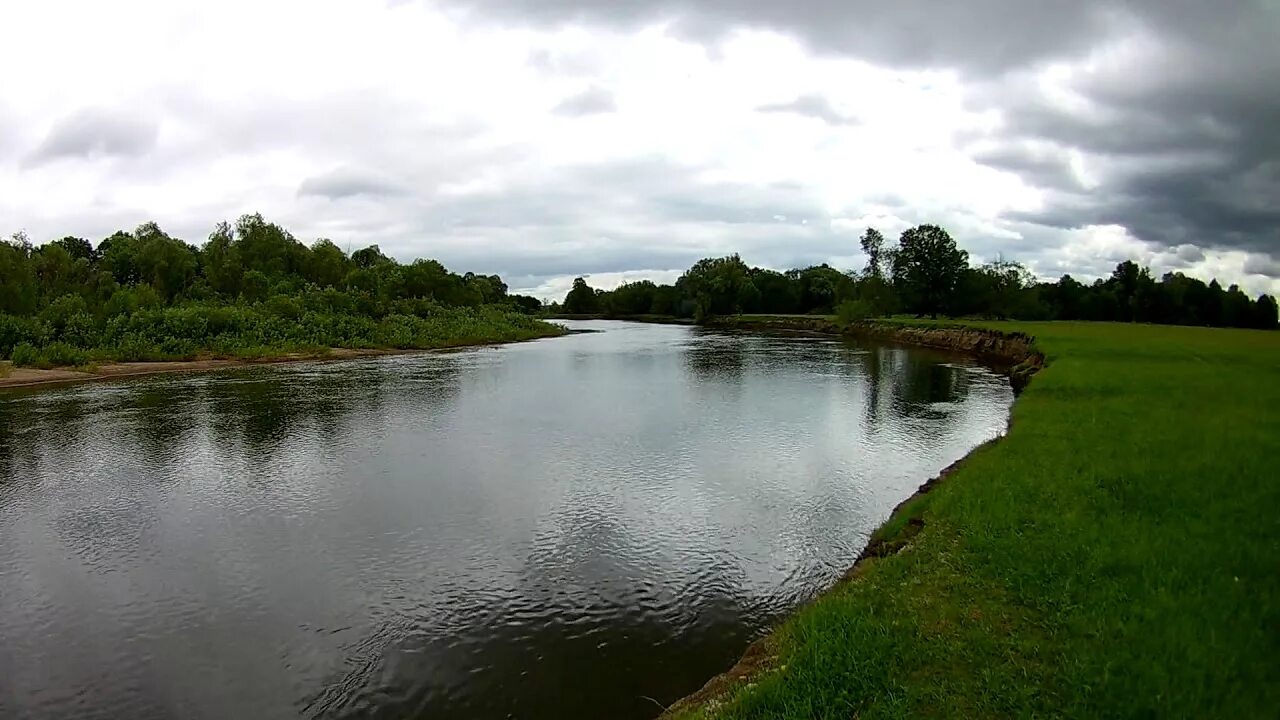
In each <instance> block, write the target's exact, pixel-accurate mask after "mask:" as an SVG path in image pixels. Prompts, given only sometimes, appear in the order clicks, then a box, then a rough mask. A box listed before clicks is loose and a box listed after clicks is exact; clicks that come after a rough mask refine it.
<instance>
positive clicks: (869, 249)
mask: <svg viewBox="0 0 1280 720" xmlns="http://www.w3.org/2000/svg"><path fill="white" fill-rule="evenodd" d="M860 240H861V247H862V251H863V253H864V254H865V255H866V256H867V258H868V260H867V265H866V267H865V268H863V269H862V270H860V271H849V272H841V271H840V270H837V269H835V268H832V267H830V266H828V265H825V264H823V265H817V266H814V267H808V268H803V269H796V270H788V271H786V272H778V271H776V270H769V269H766V268H760V267H749V266H748V265H747V264H746V263H745V262H743V261H742V259H741V258H740V257H739V256H738V255H730V256H728V257H721V258H707V259H703V260H699V261H698V262H697V263H696V264H694V266H693V267H691V268H689V270H687V271H686V272H685V273H684V274H683V275H681V276H680V278H679V279H678V280H676V282H675V283H674V284H671V285H659V284H655V283H653V282H650V281H648V280H644V281H640V282H631V283H624V284H622V285H620V286H619V287H618V288H616V289H614V290H610V291H604V290H600V289H596V288H592V287H591V286H590V285H589V284H588V283H587V281H586V280H585V279H584V278H577V279H575V280H574V282H573V287H572V288H571V289H570V290H569V292H568V294H567V295H566V296H565V299H564V301H563V302H562V303H560V304H558V305H552V306H551V307H550V310H551V311H552V312H559V313H566V314H602V315H608V316H627V315H669V316H675V317H685V318H694V319H696V320H701V319H703V318H706V317H710V316H715V315H731V314H737V313H767V314H786V315H789V314H833V313H834V314H838V315H840V317H841V318H843V319H845V320H858V319H863V318H870V317H883V316H887V315H893V314H898V313H907V314H913V315H916V316H925V315H929V316H932V317H938V316H939V315H946V316H950V317H981V318H997V319H1017V320H1102V321H1115V322H1147V323H1165V324H1176V325H1205V326H1219V327H1240V328H1262V329H1273V328H1275V327H1276V324H1277V308H1276V301H1275V298H1273V297H1271V296H1270V295H1265V294H1264V295H1261V296H1259V297H1257V298H1256V299H1250V298H1249V296H1248V295H1246V294H1245V293H1244V292H1243V291H1241V290H1240V288H1239V287H1238V286H1237V285H1231V286H1230V287H1228V288H1227V289H1225V290H1224V289H1223V287H1222V286H1221V285H1220V284H1219V283H1218V281H1217V280H1212V281H1211V282H1209V283H1208V284H1205V283H1204V282H1203V281H1201V280H1199V279H1197V278H1193V277H1189V276H1187V275H1184V274H1182V273H1166V274H1165V275H1163V276H1162V277H1161V278H1160V279H1158V280H1157V279H1156V278H1155V277H1154V276H1153V275H1152V273H1151V271H1150V269H1149V268H1146V267H1142V266H1140V265H1138V264H1137V263H1135V262H1133V261H1131V260H1126V261H1124V262H1122V263H1119V264H1118V265H1117V266H1116V268H1115V270H1114V271H1113V272H1112V273H1111V275H1110V276H1108V277H1105V278H1099V279H1097V280H1095V281H1093V282H1092V283H1082V282H1080V281H1078V280H1076V279H1074V278H1072V277H1071V276H1070V275H1063V276H1062V277H1061V278H1059V279H1058V280H1057V281H1056V282H1042V281H1039V280H1037V279H1036V278H1035V277H1034V276H1033V275H1032V274H1031V273H1030V272H1029V271H1028V270H1027V269H1026V267H1024V266H1023V265H1021V264H1019V263H1017V262H1012V261H1007V260H996V261H993V262H989V263H985V264H982V265H973V264H972V263H971V262H970V261H969V254H968V253H967V252H966V251H964V250H962V249H960V248H959V247H957V246H956V243H955V240H953V239H952V238H951V236H950V234H948V233H947V231H946V230H944V229H942V228H941V227H938V226H937V225H919V226H917V227H913V228H910V229H908V230H906V231H905V232H903V233H902V235H901V236H900V237H899V238H898V242H897V244H896V245H890V244H888V243H887V242H886V240H885V238H884V236H883V235H882V234H881V233H880V232H879V231H877V230H876V229H874V228H868V229H867V231H866V232H865V233H864V234H863V235H862V237H861V239H860Z"/></svg>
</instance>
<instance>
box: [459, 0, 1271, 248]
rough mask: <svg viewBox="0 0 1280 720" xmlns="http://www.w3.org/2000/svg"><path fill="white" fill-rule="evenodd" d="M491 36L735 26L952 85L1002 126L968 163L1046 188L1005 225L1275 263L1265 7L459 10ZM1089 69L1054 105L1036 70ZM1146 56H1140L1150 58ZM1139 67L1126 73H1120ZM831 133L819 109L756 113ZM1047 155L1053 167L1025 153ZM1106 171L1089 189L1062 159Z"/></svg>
mask: <svg viewBox="0 0 1280 720" xmlns="http://www.w3.org/2000/svg"><path fill="white" fill-rule="evenodd" d="M457 3H458V4H463V5H466V6H469V7H472V8H475V9H478V10H481V11H483V14H484V15H485V16H486V17H496V18H498V22H503V21H505V22H518V23H533V24H542V25H552V26H554V25H560V24H565V23H584V24H600V25H605V26H612V27H634V26H637V25H641V24H644V23H650V22H668V23H671V24H670V28H671V29H672V31H673V32H675V33H677V34H681V35H684V36H686V37H691V38H694V39H699V40H704V41H706V40H714V39H716V38H718V37H720V36H723V35H724V34H726V33H727V32H729V31H731V30H733V29H737V28H762V29H772V30H777V31H780V32H784V33H789V34H792V35H794V36H795V37H798V38H800V39H801V40H803V41H804V42H806V43H807V44H808V45H809V46H810V47H811V48H813V49H815V50H817V51H819V52H822V53H828V54H834V55H841V56H848V57H857V58H861V59H864V60H868V61H870V62H873V63H879V64H884V65H890V66H895V67H905V68H940V69H950V70H955V71H958V72H959V74H960V77H961V79H962V81H963V82H964V83H965V87H966V89H967V90H968V91H969V92H970V96H971V102H972V104H973V106H974V107H975V108H976V109H982V110H997V111H999V112H1000V113H1001V114H1002V115H1003V116H1004V117H1005V119H1006V124H1005V126H1004V127H1003V128H1002V129H1000V130H999V131H997V132H996V133H995V134H994V135H993V136H992V137H991V138H989V139H991V140H995V141H996V145H1001V144H1003V147H996V148H991V147H990V146H988V148H987V149H986V150H984V151H983V152H982V153H980V154H978V156H977V160H978V161H979V162H983V163H986V164H989V165H991V166H992V167H996V168H999V169H1002V170H1006V171H1009V172H1014V173H1017V174H1018V175H1020V176H1022V177H1023V178H1024V179H1026V181H1027V182H1029V183H1030V184H1033V185H1035V186H1038V187H1042V188H1045V189H1047V190H1049V191H1051V192H1050V193H1049V199H1050V202H1049V203H1048V209H1047V210H1045V211H1044V212H1042V213H1038V214H1024V215H1020V216H1015V217H1013V218H1011V219H1013V220H1025V221H1029V222H1040V223H1044V224H1046V225H1049V226H1054V227H1080V226H1083V225H1089V224H1102V223H1116V224H1120V225H1123V226H1125V227H1126V228H1128V229H1129V230H1130V231H1131V232H1132V233H1134V234H1135V235H1136V236H1138V237H1140V238H1142V239H1143V240H1145V241H1148V242H1153V243H1157V244H1164V245H1178V244H1184V243H1188V242H1193V241H1194V242H1196V243H1199V244H1203V245H1205V246H1217V247H1239V248H1245V249H1249V250H1254V251H1260V252H1276V251H1277V250H1280V206H1276V205H1275V203H1274V198H1275V197H1280V171H1277V167H1280V134H1277V133H1276V132H1275V130H1274V126H1275V123H1276V121H1277V118H1280V94H1278V93H1276V92H1275V89H1274V87H1273V85H1274V82H1275V78H1276V77H1280V4H1276V3H1274V2H1268V1H1267V0H1222V1H1221V2H1213V3H1209V2H1203V1H1202V0H1129V1H1128V2H1125V3H1114V2H1110V1H1109V0H1083V1H1082V2H1075V3H1064V2H1058V1H1057V0H1030V1H1028V0H975V2H969V3H941V4H940V3H935V2H931V1H929V0H906V1H905V2H894V3H886V2H879V1H878V0H847V1H845V2H835V1H832V0H798V1H797V2H793V3H777V2H772V1H771V0H660V1H659V2H648V1H647V0H457ZM1108 46H1110V47H1111V50H1110V54H1109V55H1104V56H1098V58H1097V60H1096V62H1095V64H1096V66H1097V68H1098V69H1097V70H1094V71H1092V72H1090V73H1088V74H1087V75H1084V76H1082V77H1081V78H1080V79H1078V80H1075V81H1074V82H1073V84H1072V87H1071V90H1073V91H1074V92H1075V93H1076V94H1077V95H1078V96H1079V97H1080V98H1081V99H1083V100H1084V102H1085V103H1086V105H1087V106H1088V107H1087V108H1084V109H1082V108H1080V107H1072V108H1070V109H1065V108H1064V107H1063V106H1062V104H1061V103H1058V102H1055V101H1053V99H1051V98H1049V97H1046V96H1045V95H1044V94H1043V92H1041V91H1040V90H1039V89H1038V88H1037V86H1036V84H1035V82H1034V77H1033V73H1032V72H1025V70H1026V69H1027V68H1031V69H1032V71H1034V70H1035V69H1038V68H1042V67H1044V66H1045V64H1047V63H1049V62H1051V61H1070V60H1079V59H1082V58H1085V57H1087V56H1089V54H1090V53H1094V52H1097V51H1099V50H1100V49H1102V48H1104V47H1108ZM1144 53H1145V55H1144ZM1131 57H1133V58H1137V60H1136V61H1135V62H1129V59H1130V58H1131ZM762 109H764V110H768V111H790V112H798V113H800V114H804V115H808V116H811V117H817V118H821V119H823V120H825V121H827V122H831V121H833V120H838V119H839V118H838V114H836V113H834V112H833V111H832V110H831V108H830V107H829V106H827V105H826V104H825V103H824V101H823V100H822V99H821V98H813V97H802V98H800V99H798V100H797V101H795V102H794V103H790V104H786V105H777V106H767V107H766V108H762ZM1030 144H1034V145H1037V146H1053V147H1056V148H1057V150H1056V151H1055V152H1053V153H1039V154H1035V153H1028V152H1026V150H1025V148H1026V147H1027V146H1028V145H1030ZM1072 151H1075V152H1078V153H1080V154H1081V155H1083V156H1084V157H1086V158H1104V159H1107V160H1115V161H1117V162H1116V163H1115V166H1116V167H1115V168H1114V172H1111V173H1109V174H1108V175H1106V176H1105V177H1104V178H1103V179H1102V181H1101V182H1100V183H1099V184H1098V185H1096V186H1093V187H1091V188H1090V189H1089V190H1088V191H1087V192H1086V191H1084V189H1082V188H1080V187H1079V186H1078V183H1077V179H1076V178H1075V176H1074V173H1072V172H1071V171H1070V168H1069V166H1067V164H1066V163H1065V162H1064V161H1063V157H1065V156H1066V154H1067V153H1069V152H1072Z"/></svg>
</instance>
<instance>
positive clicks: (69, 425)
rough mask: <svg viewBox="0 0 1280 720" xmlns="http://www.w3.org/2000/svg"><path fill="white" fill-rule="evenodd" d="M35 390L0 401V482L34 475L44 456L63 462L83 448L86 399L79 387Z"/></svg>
mask: <svg viewBox="0 0 1280 720" xmlns="http://www.w3.org/2000/svg"><path fill="white" fill-rule="evenodd" d="M36 392H37V393H39V394H32V395H17V396H13V397H9V398H4V399H3V400H0V483H5V482H10V481H12V480H15V479H20V478H21V477H26V476H31V477H34V476H35V475H36V473H37V472H38V471H39V469H40V468H41V467H42V465H43V464H44V462H45V460H46V457H48V458H51V459H53V460H55V461H60V462H66V461H67V460H68V458H69V457H71V456H77V455H80V454H82V453H83V452H84V451H85V445H86V440H87V438H88V437H89V435H88V431H89V428H88V427H87V426H86V423H85V416H86V415H87V414H89V413H90V412H92V410H93V407H92V403H91V402H90V400H89V399H88V398H87V397H85V395H84V394H83V393H82V391H80V390H71V391H69V392H66V393H65V394H62V393H59V392H58V391H50V390H44V391H36ZM55 393H56V394H55Z"/></svg>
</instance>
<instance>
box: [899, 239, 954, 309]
mask: <svg viewBox="0 0 1280 720" xmlns="http://www.w3.org/2000/svg"><path fill="white" fill-rule="evenodd" d="M968 266H969V254H968V253H966V252H965V251H963V250H960V249H959V248H957V247H956V242H955V240H952V239H951V236H950V235H948V234H947V231H946V230H943V229H942V228H940V227H938V226H937V225H919V226H916V227H913V228H911V229H910V230H906V231H904V232H903V233H902V237H900V238H899V239H898V249H897V250H896V251H895V252H894V256H893V284H894V287H895V289H897V290H898V294H899V296H900V297H901V298H902V299H903V300H904V302H905V303H906V306H907V309H908V310H910V311H911V312H914V313H916V314H917V315H923V314H931V315H933V316H934V317H937V316H938V313H941V312H945V311H947V310H948V309H949V308H951V307H952V306H953V305H954V304H955V291H956V286H957V285H958V284H959V282H960V277H961V275H962V274H963V273H964V270H965V268H967V267H968Z"/></svg>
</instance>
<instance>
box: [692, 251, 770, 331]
mask: <svg viewBox="0 0 1280 720" xmlns="http://www.w3.org/2000/svg"><path fill="white" fill-rule="evenodd" d="M676 285H677V287H683V290H684V292H685V293H686V294H687V295H688V296H689V297H690V298H692V299H693V303H694V315H693V316H694V318H695V319H697V320H704V319H706V318H708V317H711V316H713V315H731V314H733V313H737V312H740V311H741V308H742V303H743V302H744V301H746V300H750V299H751V298H752V297H759V290H758V289H757V288H755V286H754V285H752V283H751V271H750V269H749V268H748V267H747V264H746V263H744V262H742V258H740V257H738V256H737V255H730V256H728V257H722V258H704V259H702V260H699V261H698V262H697V263H695V264H694V266H693V267H691V268H689V270H688V271H686V272H685V274H684V275H682V276H680V279H679V280H678V281H676ZM748 285H751V288H750V289H748V288H747V286H748Z"/></svg>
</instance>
